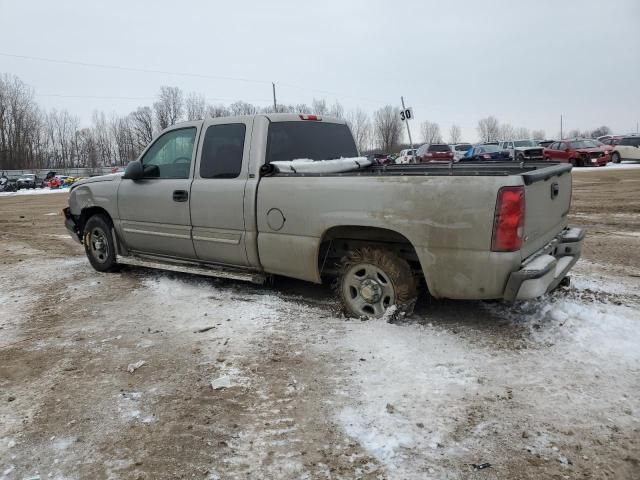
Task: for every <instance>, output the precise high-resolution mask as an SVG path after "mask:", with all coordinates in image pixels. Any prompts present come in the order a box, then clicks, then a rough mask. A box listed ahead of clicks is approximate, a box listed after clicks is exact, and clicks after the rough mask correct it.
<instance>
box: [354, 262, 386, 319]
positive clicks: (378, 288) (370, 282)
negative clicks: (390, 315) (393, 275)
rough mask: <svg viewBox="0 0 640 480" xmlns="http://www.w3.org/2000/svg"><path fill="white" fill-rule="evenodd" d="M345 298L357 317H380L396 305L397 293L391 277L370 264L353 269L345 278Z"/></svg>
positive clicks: (363, 264) (356, 266)
mask: <svg viewBox="0 0 640 480" xmlns="http://www.w3.org/2000/svg"><path fill="white" fill-rule="evenodd" d="M342 288H343V297H344V299H345V301H346V302H347V303H348V307H349V308H350V309H351V310H352V311H353V312H354V313H356V314H357V315H359V316H364V317H380V316H382V315H383V314H384V312H385V310H386V309H387V308H389V307H390V306H391V305H393V304H394V303H395V291H394V289H393V284H392V283H391V280H390V279H389V276H388V275H387V274H386V273H385V272H384V271H383V270H382V269H380V268H378V267H376V266H375V265H371V264H368V263H362V264H358V265H354V266H353V267H351V268H350V269H349V270H348V271H347V273H346V274H345V276H344V281H343V284H342Z"/></svg>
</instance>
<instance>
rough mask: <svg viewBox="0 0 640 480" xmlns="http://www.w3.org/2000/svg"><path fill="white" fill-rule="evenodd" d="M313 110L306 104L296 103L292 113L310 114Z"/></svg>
mask: <svg viewBox="0 0 640 480" xmlns="http://www.w3.org/2000/svg"><path fill="white" fill-rule="evenodd" d="M312 111H313V109H312V108H311V107H310V106H309V105H307V104H306V103H298V104H296V105H294V106H293V113H311V112H312Z"/></svg>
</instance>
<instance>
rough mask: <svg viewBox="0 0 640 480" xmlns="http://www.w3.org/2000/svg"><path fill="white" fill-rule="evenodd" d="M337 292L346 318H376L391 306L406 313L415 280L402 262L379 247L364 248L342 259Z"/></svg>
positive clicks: (412, 299)
mask: <svg viewBox="0 0 640 480" xmlns="http://www.w3.org/2000/svg"><path fill="white" fill-rule="evenodd" d="M337 293H338V295H339V298H340V302H341V304H342V308H343V311H344V313H345V314H346V315H347V316H349V317H356V318H362V317H369V318H380V317H382V316H383V315H384V314H385V312H386V311H387V309H388V308H389V307H391V306H392V305H395V306H396V314H398V313H405V314H410V313H411V312H412V311H413V306H414V305H415V302H416V298H417V296H418V294H417V281H416V278H415V276H414V275H413V272H412V271H411V267H409V264H408V263H407V261H406V260H404V259H402V258H400V257H398V256H397V255H396V254H395V253H392V252H390V251H388V250H385V249H382V248H373V247H365V248H362V249H359V250H354V251H352V252H350V253H349V254H348V255H347V256H346V257H345V258H343V260H342V267H341V269H340V275H339V278H338V283H337Z"/></svg>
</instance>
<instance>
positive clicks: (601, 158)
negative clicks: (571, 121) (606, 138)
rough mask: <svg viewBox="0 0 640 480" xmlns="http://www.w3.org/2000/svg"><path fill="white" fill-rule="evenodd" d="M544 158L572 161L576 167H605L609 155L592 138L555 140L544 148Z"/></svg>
mask: <svg viewBox="0 0 640 480" xmlns="http://www.w3.org/2000/svg"><path fill="white" fill-rule="evenodd" d="M544 159H545V160H553V161H555V162H564V163H570V164H571V165H573V166H574V167H604V166H605V165H606V164H607V163H609V155H608V154H607V152H605V151H604V149H603V148H602V147H599V146H598V145H596V143H595V142H594V141H593V140H591V139H590V138H574V139H566V140H561V141H558V142H553V143H552V144H551V145H549V146H548V147H547V148H545V149H544Z"/></svg>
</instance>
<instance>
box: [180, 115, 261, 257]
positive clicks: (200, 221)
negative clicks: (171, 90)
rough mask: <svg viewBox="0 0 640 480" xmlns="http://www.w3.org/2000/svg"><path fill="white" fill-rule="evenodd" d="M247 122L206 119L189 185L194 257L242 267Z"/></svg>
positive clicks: (247, 159) (246, 177)
mask: <svg viewBox="0 0 640 480" xmlns="http://www.w3.org/2000/svg"><path fill="white" fill-rule="evenodd" d="M251 126H252V123H251V122H237V121H236V122H233V123H230V122H229V120H228V119H224V118H216V119H211V120H207V121H206V122H205V124H204V126H203V130H202V135H200V145H199V148H198V151H199V152H201V154H200V156H199V161H198V163H197V168H196V172H195V174H194V180H193V185H192V186H191V223H192V225H193V232H192V234H193V245H194V248H195V252H196V255H197V256H198V258H199V259H201V260H204V261H207V262H213V263H217V264H224V265H233V266H247V265H248V264H249V262H248V260H247V251H246V248H245V242H246V238H245V237H246V226H245V215H244V195H245V186H246V184H247V179H248V178H249V170H248V164H249V150H250V143H251V142H250V138H251Z"/></svg>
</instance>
